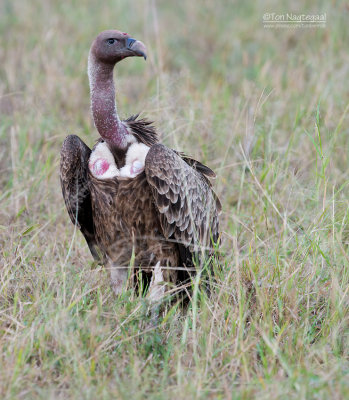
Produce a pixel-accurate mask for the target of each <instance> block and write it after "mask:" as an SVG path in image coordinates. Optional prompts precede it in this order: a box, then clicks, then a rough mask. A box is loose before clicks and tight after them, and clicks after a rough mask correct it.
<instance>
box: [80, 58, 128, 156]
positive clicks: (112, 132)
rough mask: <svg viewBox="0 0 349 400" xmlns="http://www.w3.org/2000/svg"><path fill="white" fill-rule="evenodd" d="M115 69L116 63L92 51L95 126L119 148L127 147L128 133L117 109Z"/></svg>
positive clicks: (91, 71)
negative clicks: (96, 55)
mask: <svg viewBox="0 0 349 400" xmlns="http://www.w3.org/2000/svg"><path fill="white" fill-rule="evenodd" d="M113 69H114V65H112V64H106V63H102V62H99V61H97V60H96V59H95V57H94V56H93V55H92V54H91V53H90V55H89V58H88V77H89V81H90V93H91V110H92V116H93V120H94V123H95V126H96V128H97V130H98V132H99V134H100V135H101V137H102V138H103V139H104V140H105V141H106V142H108V143H110V144H112V145H113V146H116V147H117V148H119V149H125V148H126V147H127V135H128V133H127V129H126V127H125V126H124V124H123V123H122V122H121V121H120V119H119V116H118V113H117V109H116V104H115V86H114V80H113Z"/></svg>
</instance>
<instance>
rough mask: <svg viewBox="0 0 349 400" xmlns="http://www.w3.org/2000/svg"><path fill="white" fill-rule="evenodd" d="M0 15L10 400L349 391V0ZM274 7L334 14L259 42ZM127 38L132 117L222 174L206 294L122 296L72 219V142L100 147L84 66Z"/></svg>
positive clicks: (5, 350)
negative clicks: (159, 303) (139, 47)
mask: <svg viewBox="0 0 349 400" xmlns="http://www.w3.org/2000/svg"><path fill="white" fill-rule="evenodd" d="M303 3H305V2H301V1H300V0H295V1H281V2H280V1H278V2H277V1H275V2H272V1H267V2H265V3H262V2H252V1H251V2H249V3H245V2H243V1H241V2H237V1H228V0H227V1H218V2H213V1H208V0H207V1H204V0H203V1H194V0H191V1H187V2H182V3H178V4H175V2H173V4H172V3H171V2H168V1H165V0H157V1H156V0H149V1H148V0H141V1H137V2H130V1H125V0H120V1H116V0H114V1H112V0H105V1H103V2H101V1H98V0H85V1H74V0H71V1H64V2H63V1H59V0H50V1H44V0H41V1H40V0H31V1H25V0H22V1H21V0H1V2H0V145H1V146H0V171H1V174H0V199H1V207H0V254H1V256H0V285H1V289H0V397H1V398H2V399H36V398H45V399H63V398H64V399H66V398H72V399H109V398H110V399H111V398H113V399H143V398H151V399H169V398H170V399H171V398H173V399H192V398H196V399H206V398H208V399H253V398H258V399H297V400H298V399H313V398H314V399H344V398H345V397H346V398H348V397H347V396H349V384H348V382H349V374H348V371H349V363H348V295H349V293H348V285H349V269H348V265H349V251H348V245H349V178H348V174H347V171H348V152H349V128H348V125H349V83H348V82H349V52H348V43H349V29H348V27H347V25H348V18H349V8H348V7H347V6H345V2H342V3H341V2H339V1H338V2H337V1H332V2H325V1H309V2H306V3H307V5H304V4H303ZM265 12H276V13H286V12H295V13H312V14H314V13H315V14H318V13H322V12H326V13H327V23H326V27H325V28H284V29H281V28H280V29H271V28H264V27H263V23H262V18H263V15H264V13H265ZM107 28H118V29H120V30H123V31H126V32H129V33H131V34H132V35H133V36H134V37H135V38H137V39H140V40H142V41H143V42H144V43H145V44H146V45H147V47H148V55H149V57H148V60H147V62H144V61H143V60H142V59H128V60H126V61H124V62H123V63H121V64H120V65H119V66H118V68H117V88H118V95H117V100H118V108H119V111H120V114H121V116H122V117H127V116H129V115H130V114H133V113H137V112H142V115H143V116H145V117H148V118H150V119H153V120H154V121H155V122H156V126H157V127H158V129H159V132H161V134H162V138H163V141H164V142H165V143H166V144H167V145H169V146H172V147H174V148H177V149H178V150H181V151H185V152H186V153H188V154H191V155H193V156H195V157H198V158H199V159H200V160H202V161H203V162H206V163H207V164H208V165H209V166H211V167H212V168H213V169H214V170H215V171H216V172H217V175H218V177H217V179H216V181H215V183H214V184H215V188H216V190H217V193H218V194H219V195H220V197H221V200H222V203H223V213H222V216H221V230H222V240H223V244H222V254H221V256H220V260H221V261H220V265H219V266H216V267H215V271H214V273H215V277H216V281H215V286H214V289H213V291H212V295H211V297H207V296H206V294H205V293H204V292H201V291H200V290H194V297H193V301H192V303H191V305H190V307H189V308H188V310H187V311H183V310H181V309H180V308H178V307H172V308H170V307H167V308H166V309H165V310H164V312H163V313H162V315H161V317H160V319H159V326H157V327H154V328H153V329H149V328H146V327H147V324H146V320H147V315H146V307H145V302H144V299H142V298H141V297H139V296H137V295H136V294H135V293H133V292H132V290H129V291H127V292H125V293H124V294H123V295H122V296H121V298H115V297H114V295H113V293H112V291H111V289H110V286H109V279H108V273H107V271H105V270H104V269H103V268H101V267H96V266H95V265H93V263H92V258H91V255H90V254H89V251H88V248H87V245H86V243H85V242H84V240H83V238H82V236H81V235H80V233H79V232H77V233H76V235H74V234H73V226H72V224H71V222H70V220H69V218H68V214H67V212H66V210H65V206H64V202H63V198H62V195H61V189H60V185H59V178H58V163H59V151H60V146H61V144H62V142H63V139H64V138H65V136H66V135H67V134H70V133H75V134H77V135H79V136H80V137H81V138H82V139H83V140H85V141H86V143H88V144H89V145H92V144H93V143H94V141H95V139H96V137H97V133H96V131H95V129H94V127H93V124H92V121H91V117H90V110H89V88H88V80H87V74H86V65H87V54H88V50H89V46H90V43H91V41H92V39H93V38H94V37H95V36H96V35H97V33H99V31H101V30H103V29H107Z"/></svg>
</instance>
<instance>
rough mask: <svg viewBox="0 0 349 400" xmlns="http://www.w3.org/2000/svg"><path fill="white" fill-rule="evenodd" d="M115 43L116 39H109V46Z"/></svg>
mask: <svg viewBox="0 0 349 400" xmlns="http://www.w3.org/2000/svg"><path fill="white" fill-rule="evenodd" d="M115 42H117V40H116V39H107V43H108V44H114V43H115Z"/></svg>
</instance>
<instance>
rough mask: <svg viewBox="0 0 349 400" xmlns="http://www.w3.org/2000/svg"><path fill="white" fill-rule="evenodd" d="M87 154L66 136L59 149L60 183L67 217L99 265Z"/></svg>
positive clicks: (80, 144) (75, 138)
mask: <svg viewBox="0 0 349 400" xmlns="http://www.w3.org/2000/svg"><path fill="white" fill-rule="evenodd" d="M90 154H91V149H90V148H89V147H88V146H87V145H86V144H85V143H84V142H83V141H82V140H81V139H80V138H79V137H78V136H76V135H69V136H67V137H66V139H65V140H64V142H63V145H62V149H61V159H60V181H61V187H62V194H63V198H64V201H65V204H66V207H67V210H68V214H69V217H70V219H71V221H72V223H73V224H74V225H76V226H77V227H78V228H79V229H80V230H81V232H82V234H83V235H84V237H85V239H86V241H87V244H88V246H89V248H90V251H91V253H92V255H93V257H94V259H95V260H97V261H99V260H100V257H99V251H98V247H97V244H96V239H95V231H94V227H93V219H92V205H91V194H90V190H89V184H88V160H89V157H90Z"/></svg>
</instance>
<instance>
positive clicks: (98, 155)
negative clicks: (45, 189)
mask: <svg viewBox="0 0 349 400" xmlns="http://www.w3.org/2000/svg"><path fill="white" fill-rule="evenodd" d="M133 56H138V57H144V59H146V57H147V56H146V48H145V45H144V44H143V43H142V42H141V41H138V40H135V39H133V38H131V37H130V35H128V34H127V33H123V32H120V31H118V30H107V31H104V32H102V33H100V34H99V35H98V36H97V38H96V39H95V40H94V41H93V43H92V45H91V48H90V52H89V57H88V78H89V83H90V94H91V111H92V116H93V120H94V124H95V127H96V128H97V131H98V133H99V135H100V137H99V139H98V140H97V141H96V143H95V145H94V146H93V148H92V149H90V148H89V147H88V146H87V145H86V144H85V143H84V142H83V141H82V140H81V139H80V138H79V137H78V136H75V135H69V136H67V137H66V139H65V140H64V142H63V145H62V149H61V158H60V181H61V187H62V193H63V197H64V200H65V204H66V208H67V211H68V214H69V216H70V219H71V221H72V223H73V224H74V225H76V226H77V228H78V229H80V231H81V233H82V234H83V236H84V237H85V239H86V242H87V244H88V246H89V249H90V251H91V253H92V256H93V257H94V258H95V260H96V261H97V262H99V263H100V264H102V265H104V266H105V267H106V268H108V269H110V271H111V286H112V288H113V290H114V292H115V293H116V294H119V293H121V291H122V289H123V287H124V285H125V283H126V282H127V280H128V276H129V273H130V271H133V273H134V272H135V271H142V276H143V273H144V276H147V277H148V280H147V282H148V283H149V289H148V290H149V292H150V296H152V295H153V297H154V296H155V297H157V296H158V297H159V293H163V292H164V290H163V289H161V288H163V287H165V286H166V285H169V286H172V287H173V288H174V289H175V288H176V287H178V286H179V285H183V284H184V282H186V281H190V278H191V275H192V271H194V273H195V266H196V265H197V264H198V263H197V262H196V260H198V259H201V260H202V257H203V255H204V256H205V257H210V256H211V255H212V254H213V247H214V245H215V244H217V243H218V241H219V233H218V214H219V212H220V209H221V205H220V202H219V199H218V197H217V196H216V194H215V193H214V191H213V189H212V186H211V183H210V180H209V178H213V177H215V174H214V172H213V171H212V170H211V169H210V168H208V167H206V166H205V165H203V164H201V163H200V162H198V161H196V160H194V159H192V158H190V157H188V156H186V155H185V154H183V153H181V152H179V151H176V150H172V149H170V148H168V147H166V146H165V145H164V144H162V143H160V141H159V137H158V134H157V132H156V130H155V128H154V126H153V123H152V122H150V121H148V120H146V119H141V118H139V115H135V116H131V117H129V118H128V119H125V120H121V119H120V118H119V116H118V112H117V108H116V104H115V86H114V79H113V70H114V66H115V65H116V64H117V63H118V62H119V61H121V60H123V59H124V58H126V57H133ZM160 282H161V285H162V286H161V285H160ZM154 288H155V289H154ZM159 288H160V289H161V290H160V291H159ZM152 290H153V291H152Z"/></svg>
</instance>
